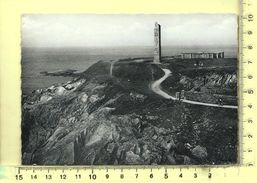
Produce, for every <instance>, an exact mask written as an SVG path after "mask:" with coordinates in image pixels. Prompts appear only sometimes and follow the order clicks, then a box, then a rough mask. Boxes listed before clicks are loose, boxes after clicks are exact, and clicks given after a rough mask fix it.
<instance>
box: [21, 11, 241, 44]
mask: <svg viewBox="0 0 257 183" xmlns="http://www.w3.org/2000/svg"><path fill="white" fill-rule="evenodd" d="M156 21H157V22H158V23H159V24H160V25H161V31H162V32H161V35H162V38H161V40H162V46H198V45H199V46H200V45H221V46H223V45H233V46H234V45H237V26H238V25H237V16H236V15H234V14H163V15H157V14H155V15H153V14H152V15H151V14H138V15H135V14H133V15H129V14H127V15H126V14H120V15H119V14H117V15H100V14H99V15H97V14H69V15H68V14H58V15H57V14H46V15H44V14H26V15H23V16H22V25H21V27H22V46H23V47H106V46H107V47H108V46H110V47H115V46H119V47H120V46H152V45H153V43H154V38H153V29H154V24H155V22H156Z"/></svg>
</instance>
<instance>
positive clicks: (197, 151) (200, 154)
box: [192, 145, 208, 159]
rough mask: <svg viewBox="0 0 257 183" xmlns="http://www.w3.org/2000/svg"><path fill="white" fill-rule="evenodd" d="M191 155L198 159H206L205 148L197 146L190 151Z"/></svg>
mask: <svg viewBox="0 0 257 183" xmlns="http://www.w3.org/2000/svg"><path fill="white" fill-rule="evenodd" d="M192 155H193V156H194V157H196V158H199V159H205V158H207V155H208V153H207V149H206V148H205V147H202V146H199V145H198V146H196V147H195V148H193V149H192Z"/></svg>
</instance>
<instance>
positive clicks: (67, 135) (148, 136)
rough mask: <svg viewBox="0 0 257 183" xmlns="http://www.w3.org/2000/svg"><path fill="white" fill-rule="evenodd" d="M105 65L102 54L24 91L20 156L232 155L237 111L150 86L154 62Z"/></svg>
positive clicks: (81, 160) (150, 158)
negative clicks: (174, 97)
mask: <svg viewBox="0 0 257 183" xmlns="http://www.w3.org/2000/svg"><path fill="white" fill-rule="evenodd" d="M110 67H111V63H110V62H107V61H100V62H98V63H96V64H94V65H93V66H91V67H90V68H89V69H87V70H86V71H85V72H83V73H80V74H77V75H76V77H75V78H74V79H73V80H72V81H69V82H67V83H64V84H57V85H53V86H51V87H48V88H46V89H40V90H35V91H34V92H33V94H32V95H30V96H25V97H24V98H23V101H22V102H23V103H22V107H23V109H22V110H23V111H22V163H23V164H38V165H64V164H67V165H179V164H183V165H186V164H230V163H236V161H237V153H236V148H237V137H236V135H237V134H236V131H237V123H236V122H237V121H236V120H237V114H236V113H234V111H231V110H226V111H224V110H221V109H212V108H209V107H201V106H198V107H192V106H190V105H187V104H182V103H179V102H174V101H170V100H165V99H163V98H161V97H160V96H158V95H156V94H154V93H153V92H151V91H148V88H149V83H151V81H152V80H156V79H157V78H160V76H161V75H162V74H163V73H162V71H161V69H160V68H158V67H159V66H156V65H152V64H149V63H135V64H131V63H122V62H117V64H115V67H114V68H113V69H114V70H113V75H110ZM124 68H125V69H126V70H127V72H130V73H125V72H124V70H123V69H124ZM137 70H140V73H141V74H142V73H143V75H140V76H139V75H136V73H139V72H137ZM73 73H74V72H72V73H71V74H73ZM61 74H63V73H61ZM170 82H174V81H170ZM164 87H165V86H164ZM217 113H218V115H216V114H217ZM217 116H218V118H217ZM224 116H226V117H224ZM220 136H225V138H224V139H223V142H221V141H220V139H219V138H220Z"/></svg>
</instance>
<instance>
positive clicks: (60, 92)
mask: <svg viewBox="0 0 257 183" xmlns="http://www.w3.org/2000/svg"><path fill="white" fill-rule="evenodd" d="M65 92H66V89H65V88H64V87H62V86H58V87H56V89H55V94H56V95H64V94H65Z"/></svg>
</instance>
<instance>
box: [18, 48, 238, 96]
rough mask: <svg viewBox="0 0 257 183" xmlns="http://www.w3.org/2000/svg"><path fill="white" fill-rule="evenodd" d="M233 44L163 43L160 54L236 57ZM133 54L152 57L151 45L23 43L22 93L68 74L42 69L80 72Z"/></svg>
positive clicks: (49, 83)
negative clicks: (35, 45) (215, 54)
mask: <svg viewBox="0 0 257 183" xmlns="http://www.w3.org/2000/svg"><path fill="white" fill-rule="evenodd" d="M237 50H238V48H237V47H236V46H166V47H165V46H164V47H162V56H172V55H177V54H180V53H182V52H202V51H204V52H219V51H224V52H225V57H227V58H236V57H237ZM135 57H153V47H152V46H128V47H85V48H84V47H58V48H56V47H55V48H50V47H23V48H22V56H21V66H22V76H21V78H22V93H23V94H29V93H31V92H32V91H33V90H36V89H40V88H47V87H49V86H51V85H53V84H56V83H64V82H67V81H69V80H71V79H72V78H71V77H61V76H45V75H43V74H41V72H44V71H47V72H56V71H64V70H68V69H74V70H77V71H78V72H82V71H84V70H86V69H87V68H89V67H90V66H91V65H93V64H94V63H96V62H98V61H100V60H119V59H124V58H135Z"/></svg>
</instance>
